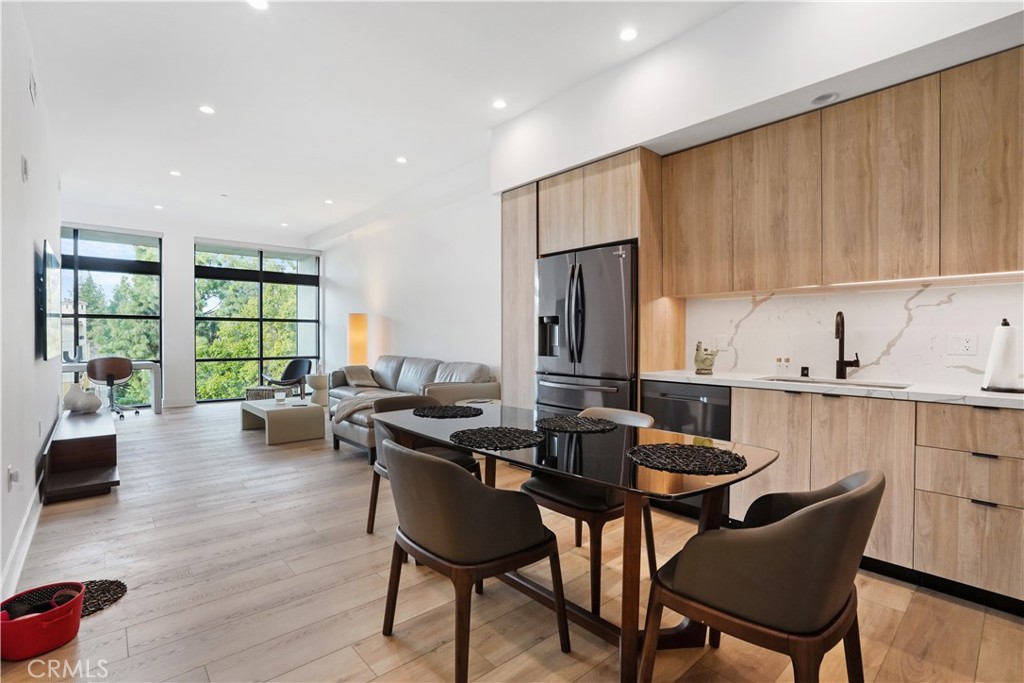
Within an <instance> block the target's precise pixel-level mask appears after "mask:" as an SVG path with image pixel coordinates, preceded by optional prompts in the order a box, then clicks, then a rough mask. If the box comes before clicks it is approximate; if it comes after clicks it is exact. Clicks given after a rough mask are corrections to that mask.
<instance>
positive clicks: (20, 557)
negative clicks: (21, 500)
mask: <svg viewBox="0 0 1024 683" xmlns="http://www.w3.org/2000/svg"><path fill="white" fill-rule="evenodd" d="M42 509H43V502H42V500H41V499H40V498H39V484H36V489H35V491H34V492H33V495H32V504H31V505H29V507H28V510H26V511H25V516H24V517H23V518H22V520H21V526H20V527H19V528H18V535H17V537H15V539H14V548H13V549H12V550H11V556H10V558H9V559H8V561H7V566H6V567H4V568H3V577H4V578H3V586H2V587H0V596H3V597H4V598H5V599H6V598H8V597H10V596H12V595H14V593H15V592H16V591H17V589H18V581H19V580H20V579H21V570H22V569H24V568H25V558H27V557H28V549H29V546H31V545H32V538H33V536H35V534H36V526H38V524H39V513H40V512H42Z"/></svg>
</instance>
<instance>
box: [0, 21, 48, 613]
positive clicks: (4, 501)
mask: <svg viewBox="0 0 1024 683" xmlns="http://www.w3.org/2000/svg"><path fill="white" fill-rule="evenodd" d="M0 17H2V19H0V24H2V25H0V31H2V45H3V65H2V74H3V76H2V81H3V83H2V98H3V99H2V105H0V108H2V111H3V126H2V130H3V132H2V139H3V146H2V148H3V159H2V168H3V186H2V188H3V195H2V196H3V208H2V214H0V220H2V226H0V244H2V247H0V259H2V264H3V267H2V274H0V282H2V289H0V292H2V306H3V316H2V317H0V324H2V325H3V333H2V335H0V336H2V339H3V342H2V346H0V377H2V378H3V380H2V381H0V417H2V420H3V421H2V429H0V473H2V480H0V512H2V518H3V519H2V527H0V529H2V532H0V533H2V538H0V547H2V558H3V576H4V582H3V595H4V596H7V595H9V594H10V593H11V592H12V591H13V589H14V586H13V582H14V581H15V580H16V579H17V574H18V572H19V571H20V562H21V561H23V557H19V553H23V552H24V551H25V550H27V541H28V540H30V537H31V530H32V528H33V527H34V523H35V518H36V516H37V514H38V496H37V492H36V481H35V473H36V466H37V461H38V460H39V459H40V456H41V454H42V450H43V448H44V446H45V444H46V439H47V437H48V436H49V432H50V430H51V428H52V427H53V425H54V423H55V422H56V420H57V415H58V408H57V406H58V402H59V400H60V360H59V359H52V360H48V361H44V360H43V359H42V358H41V357H36V352H35V348H36V346H35V343H36V342H35V306H36V302H35V295H34V290H35V261H36V259H37V258H40V256H41V254H42V250H43V240H44V239H46V240H49V241H50V243H51V244H52V245H55V246H54V250H55V251H59V249H60V247H59V244H60V218H61V216H60V195H59V192H58V190H57V183H58V177H57V160H56V158H55V156H54V150H53V149H52V147H51V142H50V135H49V127H48V125H47V120H46V108H45V100H46V84H45V83H37V86H38V89H37V93H38V95H37V99H36V103H35V105H33V104H32V100H31V98H30V97H29V91H28V82H29V70H30V65H31V60H32V47H31V44H30V42H29V38H28V33H27V31H26V27H25V20H24V16H23V15H22V9H21V5H20V4H18V3H9V2H4V3H0ZM22 155H24V156H25V157H26V158H27V159H28V162H29V180H28V182H27V183H22V179H21V157H22ZM8 466H11V467H13V468H14V469H16V470H18V471H19V474H20V481H19V482H18V483H16V484H15V485H14V488H13V490H12V491H10V492H8V491H7V467H8Z"/></svg>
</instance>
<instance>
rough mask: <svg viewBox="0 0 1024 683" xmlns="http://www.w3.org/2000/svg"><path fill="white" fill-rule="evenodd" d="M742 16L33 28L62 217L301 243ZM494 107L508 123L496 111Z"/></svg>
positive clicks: (342, 16)
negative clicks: (129, 218)
mask: <svg viewBox="0 0 1024 683" xmlns="http://www.w3.org/2000/svg"><path fill="white" fill-rule="evenodd" d="M736 4H737V3H715V2H676V3H577V2H571V3H486V2H481V3H476V2H466V3H328V2H320V3H298V2H271V3H270V8H269V9H268V10H267V11H259V10H255V9H253V8H251V7H250V6H249V5H248V4H247V3H245V2H223V3H207V2H180V3H169V2H164V3H153V2H109V3H105V2H96V3H94V2H74V3H51V2H39V3H26V4H25V5H24V13H25V18H26V22H27V24H28V28H29V34H30V38H31V41H32V47H33V53H34V68H35V71H36V74H37V80H38V82H39V89H40V93H41V95H42V97H43V101H44V102H45V105H46V108H47V112H48V116H49V122H50V129H51V132H52V134H53V136H54V138H55V147H56V150H57V155H58V163H59V168H60V172H61V180H62V188H63V197H64V200H65V202H66V204H69V205H72V206H88V207H94V208H96V209H111V210H117V211H118V212H119V214H120V215H131V214H132V213H134V212H137V214H136V215H139V216H145V215H152V212H154V211H156V210H155V209H153V206H154V205H155V204H160V205H162V206H164V207H165V208H164V209H163V210H162V211H161V212H160V214H161V215H160V219H161V220H160V222H161V224H163V225H168V224H175V223H177V224H181V225H189V226H192V227H193V228H195V229H199V230H202V231H204V232H206V233H213V232H216V231H219V230H225V231H227V230H230V231H238V230H245V229H252V230H260V231H263V230H267V229H271V228H273V229H278V230H287V231H289V232H291V233H293V234H295V235H309V234H311V233H313V232H316V231H318V230H320V229H322V228H325V227H327V226H330V225H333V224H336V223H339V222H341V221H343V220H345V219H346V218H350V217H351V216H353V215H356V214H359V213H362V212H365V211H368V210H371V209H372V208H373V207H374V206H377V205H380V204H382V203H384V202H386V201H387V200H388V199H389V198H391V197H394V196H396V195H399V194H400V193H403V192H406V191H408V190H410V189H412V188H415V187H417V186H420V185H423V184H425V183H427V182H429V181H430V180H432V179H434V178H436V177H438V176H440V175H441V174H444V173H447V172H450V171H452V170H453V169H458V168H460V167H462V166H465V165H466V164H468V163H470V162H473V161H474V160H477V159H479V158H480V157H482V156H484V155H486V154H487V153H488V148H489V142H490V132H489V131H490V129H491V127H493V126H495V125H497V124H499V123H501V122H503V121H506V120H508V119H510V118H512V117H515V116H517V115H519V114H521V113H523V112H525V111H527V110H529V109H531V108H532V107H535V106H537V105H538V104H540V103H542V102H544V101H545V100H548V99H550V98H551V97H553V96H555V95H557V94H558V93H560V92H563V91H565V90H567V89H568V88H570V87H572V86H574V85H577V84H579V83H581V82H584V81H586V80H588V79H590V78H593V77H595V76H597V75H598V74H600V73H602V72H605V71H607V70H608V69H610V68H612V67H614V66H616V65H618V64H621V63H622V62H624V61H626V60H629V59H631V58H633V57H635V56H637V55H639V54H641V53H642V52H644V51H646V50H649V49H651V48H652V47H654V46H655V45H658V44H660V43H662V42H664V41H666V40H668V39H669V38H672V37H673V36H676V35H678V34H680V33H683V32H685V31H686V30H688V29H690V28H692V27H694V26H696V25H698V24H700V23H702V22H704V21H706V20H708V19H710V18H711V17H714V16H716V15H718V14H720V13H722V12H724V11H726V10H728V9H729V8H731V7H733V6H735V5H736ZM625 25H632V26H635V27H636V28H637V29H638V31H639V34H640V36H639V38H638V39H637V40H635V41H633V42H632V43H624V42H622V41H620V40H619V38H618V33H619V30H620V29H621V28H622V27H623V26H625ZM496 97H502V98H505V99H506V100H507V101H508V103H509V105H508V108H507V109H505V110H502V111H498V110H495V109H493V108H492V107H491V102H492V100H494V99H495V98H496ZM201 104H209V105H211V106H213V107H214V108H216V110H217V113H216V114H215V115H213V116H209V115H205V114H202V113H200V112H199V111H198V107H199V105H201ZM400 155H401V156H405V157H407V158H408V159H409V163H408V164H406V165H404V166H401V165H398V164H397V163H395V158H396V157H398V156H400ZM172 169H173V170H178V171H180V172H181V173H182V175H181V177H172V176H171V175H169V171H171V170H172ZM222 194H226V195H227V197H226V198H225V197H221V195H222ZM326 199H332V200H333V202H334V203H333V204H331V205H327V204H325V200H326ZM65 219H68V220H75V216H73V215H71V216H68V215H65ZM282 222H285V223H288V226H289V227H288V228H279V227H278V226H280V224H281V223H282ZM122 227H132V226H122Z"/></svg>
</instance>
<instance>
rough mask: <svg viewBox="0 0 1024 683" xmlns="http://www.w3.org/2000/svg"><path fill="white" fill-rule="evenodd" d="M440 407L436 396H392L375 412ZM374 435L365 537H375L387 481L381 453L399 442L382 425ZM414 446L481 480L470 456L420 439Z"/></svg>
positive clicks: (379, 402) (379, 401) (375, 404)
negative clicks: (382, 482) (384, 447)
mask: <svg viewBox="0 0 1024 683" xmlns="http://www.w3.org/2000/svg"><path fill="white" fill-rule="evenodd" d="M439 405H441V402H440V401H438V400H437V399H436V398H434V397H433V396H389V397H388V398H378V399H377V400H376V401H374V402H373V412H375V413H386V412H388V411H391V410H413V409H416V408H423V407H426V406H439ZM373 434H374V440H375V441H376V444H377V457H376V459H375V460H374V461H373V479H372V480H371V481H370V511H369V514H368V516H367V519H366V533H368V534H372V533H373V525H374V521H375V520H376V517H377V498H378V496H379V495H380V480H381V479H387V478H388V463H387V458H386V457H384V455H383V453H384V451H383V450H382V449H381V445H382V444H383V443H384V441H385V440H387V439H391V440H392V441H397V439H396V438H395V435H394V434H393V433H392V432H391V430H390V429H388V428H387V427H386V426H384V425H383V424H378V423H375V424H374V426H373ZM413 445H414V447H415V449H416V450H418V451H420V452H422V453H426V454H428V455H432V456H434V457H435V458H441V459H442V460H447V461H449V462H452V463H455V464H456V465H458V466H459V467H461V468H463V469H464V470H466V471H468V472H469V473H470V474H472V475H473V476H474V477H476V478H477V479H480V463H479V462H477V460H476V458H474V457H473V456H472V455H471V454H469V453H466V452H464V451H458V450H455V449H454V448H445V447H444V446H437V445H432V444H431V442H430V441H428V440H426V439H417V441H416V443H414V444H413Z"/></svg>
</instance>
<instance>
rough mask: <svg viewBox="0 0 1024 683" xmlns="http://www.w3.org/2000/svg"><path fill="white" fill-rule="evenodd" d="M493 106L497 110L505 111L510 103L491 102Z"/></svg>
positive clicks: (503, 101) (502, 101)
mask: <svg viewBox="0 0 1024 683" xmlns="http://www.w3.org/2000/svg"><path fill="white" fill-rule="evenodd" d="M491 106H492V107H494V108H495V109H504V108H505V107H507V106H508V102H506V101H505V100H501V99H499V100H494V101H493V102H491Z"/></svg>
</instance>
